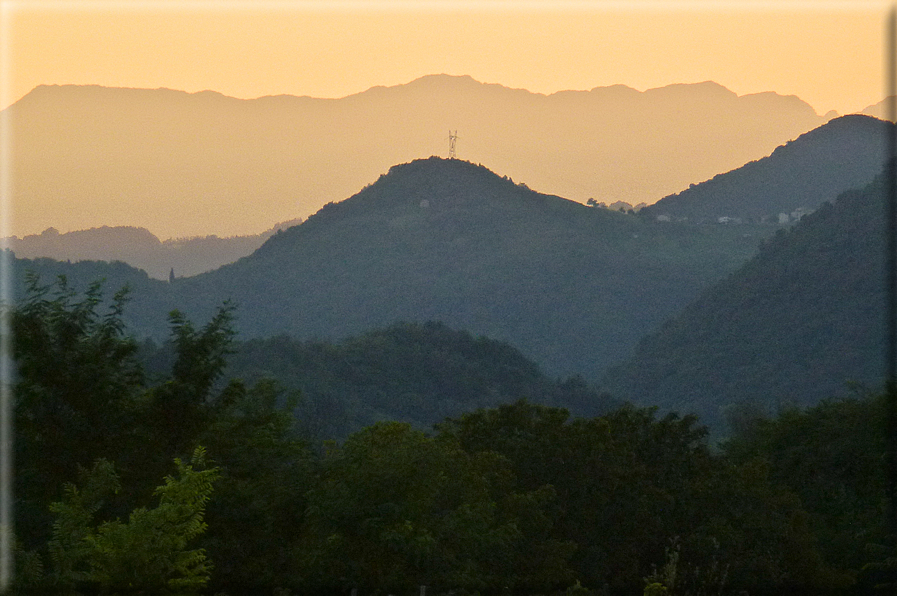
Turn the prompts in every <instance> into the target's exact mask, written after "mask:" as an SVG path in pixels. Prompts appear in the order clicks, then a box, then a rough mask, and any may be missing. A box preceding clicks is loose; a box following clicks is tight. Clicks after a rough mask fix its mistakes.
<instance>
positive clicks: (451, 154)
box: [449, 130, 458, 159]
mask: <svg viewBox="0 0 897 596" xmlns="http://www.w3.org/2000/svg"><path fill="white" fill-rule="evenodd" d="M457 140H458V131H457V130H456V131H455V132H452V131H449V159H455V142H456V141H457Z"/></svg>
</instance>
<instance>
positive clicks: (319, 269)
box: [172, 158, 769, 379]
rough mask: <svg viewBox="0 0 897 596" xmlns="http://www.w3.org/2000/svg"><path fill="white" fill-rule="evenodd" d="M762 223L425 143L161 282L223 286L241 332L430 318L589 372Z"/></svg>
mask: <svg viewBox="0 0 897 596" xmlns="http://www.w3.org/2000/svg"><path fill="white" fill-rule="evenodd" d="M768 230H769V228H768V227H767V228H766V229H765V230H760V229H759V228H758V229H757V230H753V229H747V228H745V229H741V230H737V231H736V230H734V229H732V228H727V227H726V226H708V227H695V226H689V227H686V226H677V225H669V224H662V223H656V222H650V221H643V220H641V219H639V218H636V217H634V216H631V215H625V214H622V213H618V212H611V211H607V210H604V209H593V208H589V207H585V206H583V205H581V204H579V203H576V202H573V201H568V200H565V199H561V198H559V197H553V196H548V195H542V194H539V193H536V192H533V191H531V190H529V189H527V188H526V187H525V186H523V185H518V184H515V183H514V182H512V181H511V180H509V179H502V178H500V177H498V176H497V175H495V174H494V173H492V172H491V171H489V170H487V169H486V168H484V167H482V166H477V165H474V164H471V163H468V162H463V161H460V160H443V159H439V158H430V159H427V160H417V161H414V162H411V163H408V164H404V165H400V166H395V167H393V168H392V169H391V170H390V172H389V174H387V175H384V176H382V177H381V178H380V179H379V180H378V181H377V182H376V183H374V184H372V185H370V186H369V187H367V188H365V189H364V190H362V191H361V192H359V193H358V194H357V195H355V196H353V197H351V198H349V199H347V200H345V201H342V202H340V203H336V204H330V205H327V206H325V207H324V208H323V209H322V210H321V211H320V212H318V213H317V214H315V215H313V216H312V217H310V218H308V219H307V220H306V221H305V222H304V223H302V224H301V225H299V226H296V227H293V228H290V229H289V230H286V231H284V232H281V233H279V234H276V235H274V236H273V237H272V238H271V239H270V240H268V242H266V243H265V244H264V245H263V246H262V247H261V248H260V249H259V250H257V251H256V252H255V253H254V254H253V255H251V256H249V257H247V258H244V259H241V260H239V261H237V262H236V263H234V264H232V265H227V266H225V267H222V268H220V269H218V270H216V271H213V272H209V273H206V274H202V275H199V276H195V277H192V278H188V279H183V280H177V281H176V283H175V284H173V285H172V291H173V292H175V293H176V295H177V296H178V297H179V298H178V301H179V303H180V304H183V305H184V308H187V305H189V309H190V310H188V312H190V311H193V312H198V313H204V314H202V316H208V314H209V313H210V312H211V305H212V303H213V299H218V300H221V299H225V298H232V299H234V300H235V301H236V302H237V303H238V304H239V305H240V311H239V328H240V331H241V333H242V334H243V335H244V337H259V336H267V335H275V334H281V333H286V334H290V335H292V336H294V337H296V338H313V337H320V338H326V339H339V338H343V337H346V336H349V335H354V334H358V333H361V332H363V331H365V330H367V329H371V328H376V327H384V326H388V325H390V324H392V323H394V322H396V321H416V322H424V321H431V320H433V321H442V322H444V323H445V324H447V325H449V326H450V327H453V328H456V329H464V330H467V331H470V332H472V333H474V334H476V335H486V336H488V337H492V338H494V339H497V340H500V341H506V342H508V343H510V344H511V345H513V346H515V347H517V348H518V349H520V350H521V351H522V352H523V353H524V354H525V355H526V356H527V357H529V358H531V359H533V360H535V361H536V362H538V363H539V364H540V365H541V366H543V367H544V368H545V370H546V371H548V372H549V373H550V374H561V375H565V376H566V375H570V374H577V373H578V374H583V375H584V376H586V377H587V378H591V379H595V378H597V377H598V376H599V375H600V374H601V372H602V371H603V369H604V367H606V366H607V365H608V364H611V363H613V362H616V361H619V359H620V358H621V357H622V356H623V355H625V354H626V353H627V351H628V350H630V349H631V348H632V347H633V346H634V345H635V342H636V341H637V340H638V339H639V338H640V337H641V336H642V335H644V334H645V333H647V332H648V331H649V330H650V329H652V328H653V327H654V326H656V325H659V324H660V323H661V322H662V321H663V320H665V319H666V318H668V317H669V316H671V315H672V314H674V313H675V312H677V311H678V310H679V309H681V308H682V307H683V306H684V305H685V304H687V303H688V301H690V300H691V299H692V298H694V296H695V295H696V294H697V292H699V291H700V289H701V288H704V287H706V286H707V285H708V284H710V283H711V282H712V281H715V280H717V279H719V278H721V277H722V276H724V275H725V274H727V273H728V272H730V271H732V270H734V269H735V268H736V267H737V266H738V265H740V264H741V263H743V262H744V261H745V260H747V258H749V257H750V256H751V255H752V254H754V252H755V247H756V244H757V242H758V241H759V238H758V236H756V235H754V236H752V235H751V233H750V232H757V233H759V232H761V231H765V232H768Z"/></svg>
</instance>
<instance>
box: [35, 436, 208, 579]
mask: <svg viewBox="0 0 897 596" xmlns="http://www.w3.org/2000/svg"><path fill="white" fill-rule="evenodd" d="M204 459H205V450H204V449H203V448H201V447H198V448H197V449H196V450H195V451H194V453H193V457H192V459H191V460H190V463H184V462H182V461H181V460H180V459H178V458H176V459H175V460H174V462H175V465H176V467H177V476H167V477H166V478H165V482H164V484H162V485H160V486H158V487H157V488H156V490H155V491H154V494H155V495H156V496H157V497H159V504H158V506H156V507H155V508H152V509H147V508H144V507H140V508H137V509H135V510H134V511H132V512H131V514H130V515H129V517H128V522H127V523H124V522H122V521H120V520H118V519H114V520H109V521H104V522H101V523H99V525H96V526H95V522H94V521H93V518H94V516H95V514H96V513H97V511H99V510H100V509H101V507H102V504H103V499H105V498H106V497H107V496H108V495H109V493H111V492H117V491H118V490H120V488H121V485H120V483H119V479H118V476H117V475H116V474H115V471H114V468H113V466H112V464H111V463H109V462H108V461H106V460H97V462H96V463H95V464H94V467H93V469H92V470H91V471H90V472H89V473H87V474H85V475H84V477H83V481H82V486H83V488H82V490H79V489H78V487H77V486H75V485H74V484H66V486H65V496H64V498H63V500H62V501H57V502H54V503H53V504H52V505H51V506H50V510H51V511H52V512H53V513H54V514H55V515H56V521H55V522H54V524H53V538H52V540H51V541H50V544H49V548H50V554H51V559H52V561H53V565H54V571H53V574H52V579H53V583H54V584H55V585H57V586H59V587H75V586H80V585H87V586H91V585H94V586H97V587H99V588H100V589H102V590H104V591H106V590H114V591H116V592H119V593H122V592H134V591H138V590H139V591H142V592H150V593H159V592H161V591H163V590H165V591H172V592H181V593H183V592H192V591H196V590H199V589H201V588H202V587H204V586H205V584H206V583H207V582H208V580H209V574H210V572H211V563H210V562H209V560H208V559H207V557H206V554H205V551H204V550H202V549H189V548H188V545H189V544H190V542H191V541H193V540H194V539H196V538H197V537H198V536H199V535H200V534H202V533H203V532H204V531H205V530H206V524H205V523H204V521H203V516H204V513H205V506H206V503H207V501H208V500H209V495H210V494H211V493H212V483H213V482H214V480H215V478H216V477H217V475H218V470H217V469H215V468H210V469H202V467H203V465H204Z"/></svg>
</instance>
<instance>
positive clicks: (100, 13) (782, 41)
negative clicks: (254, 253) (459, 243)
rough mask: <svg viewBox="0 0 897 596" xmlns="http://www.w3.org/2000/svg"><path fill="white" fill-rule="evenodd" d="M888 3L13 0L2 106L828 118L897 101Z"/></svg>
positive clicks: (3, 7)
mask: <svg viewBox="0 0 897 596" xmlns="http://www.w3.org/2000/svg"><path fill="white" fill-rule="evenodd" d="M888 8H889V4H888V3H885V2H864V1H862V0H853V1H850V2H819V1H812V2H811V1H798V2H795V1H788V0H781V1H778V2H767V1H762V0H739V1H734V0H733V1H725V0H717V1H696V2H694V1H693V2H671V1H665V0H640V1H638V0H637V1H628V2H611V1H597V0H596V1H581V0H554V1H551V2H538V1H530V0H527V1H518V0H481V1H476V2H475V1H468V0H410V1H406V0H398V1H385V0H364V1H353V2H348V1H319V0H292V1H290V0H274V1H272V0H258V1H252V2H247V1H233V2H230V1H227V0H220V1H217V2H206V1H201V2H197V1H193V0H160V1H152V2H143V1H137V0H133V1H129V0H117V1H90V2H88V1H75V0H71V1H69V0H0V39H2V42H0V44H2V45H0V66H2V68H0V71H2V78H0V108H5V107H6V106H8V105H10V104H11V103H13V102H14V101H16V100H17V99H19V98H20V97H22V96H23V95H25V94H27V93H28V92H29V91H30V90H31V89H33V88H34V87H35V86H37V85H40V84H69V83H73V84H98V85H105V86H117V87H142V88H158V87H168V88H172V89H180V90H185V91H190V92H194V91H201V90H204V89H211V90H215V91H218V92H221V93H223V94H225V95H230V96H234V97H239V98H247V99H248V98H255V97H260V96H264V95H277V94H291V95H309V96H313V97H344V96H346V95H350V94H353V93H358V92H361V91H364V90H366V89H368V88H370V87H372V86H375V85H386V86H391V85H399V84H403V83H407V82H409V81H411V80H414V79H416V78H418V77H420V76H423V75H426V74H436V73H446V74H454V75H465V74H466V75H470V76H472V77H473V78H475V79H477V80H479V81H481V82H486V83H499V84H502V85H505V86H509V87H515V88H524V89H528V90H530V91H533V92H537V93H552V92H555V91H560V90H566V89H582V90H585V89H591V88H594V87H599V86H607V85H614V84H624V85H628V86H630V87H634V88H636V89H639V90H645V89H649V88H654V87H661V86H664V85H668V84H672V83H694V82H701V81H706V80H713V81H716V82H717V83H720V84H722V85H724V86H726V87H728V88H729V89H731V90H732V91H734V92H736V93H737V94H739V95H744V94H748V93H758V92H763V91H775V92H777V93H780V94H783V95H797V96H798V97H800V98H801V99H803V100H804V101H806V102H808V103H809V104H810V105H812V106H813V107H814V109H816V111H817V112H818V113H820V114H824V113H826V112H828V111H829V110H836V111H837V112H838V113H840V114H845V113H850V112H855V111H859V110H862V109H863V108H865V107H866V106H868V105H870V104H873V103H876V102H878V101H880V100H881V99H882V98H883V97H884V95H885V87H884V82H883V78H884V76H883V74H884V46H885V18H886V13H887V10H888Z"/></svg>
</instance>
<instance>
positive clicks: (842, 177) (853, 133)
mask: <svg viewBox="0 0 897 596" xmlns="http://www.w3.org/2000/svg"><path fill="white" fill-rule="evenodd" d="M888 129H889V125H888V124H887V123H886V122H883V121H880V120H877V119H875V118H872V117H869V116H860V115H853V116H843V117H841V118H837V119H835V120H831V121H830V122H828V123H827V124H825V125H823V126H820V127H819V128H817V129H815V130H812V131H810V132H808V133H805V134H803V135H801V136H800V137H798V138H797V139H795V140H794V141H792V142H789V143H786V144H785V145H783V146H781V147H778V148H777V149H776V150H775V151H773V152H772V154H771V155H769V156H767V157H764V158H763V159H759V160H757V161H753V162H750V163H747V164H745V165H743V166H742V167H740V168H738V169H736V170H733V171H730V172H727V173H725V174H719V175H717V176H714V177H713V178H711V179H710V180H707V181H706V182H702V183H701V184H695V185H692V187H690V188H688V189H686V190H683V191H682V192H680V193H678V194H674V195H670V196H667V197H664V198H663V199H661V200H660V201H658V202H657V203H655V204H654V205H650V206H649V207H647V208H645V209H644V210H643V211H642V212H641V215H642V216H643V217H657V216H661V215H666V216H669V217H671V218H688V219H689V221H696V222H701V221H712V222H715V221H717V219H718V218H720V217H737V218H742V219H744V220H750V221H759V220H761V219H763V218H770V219H772V221H775V220H776V217H777V216H778V214H779V213H788V214H790V213H791V212H793V211H795V210H796V209H798V208H800V207H803V208H806V209H810V210H812V209H815V208H816V207H818V206H819V205H820V204H822V203H823V202H824V201H831V200H834V199H835V197H837V196H838V194H840V193H841V192H843V191H845V190H848V189H851V188H858V187H861V186H863V185H865V184H867V183H869V182H870V181H872V179H873V178H875V176H876V175H877V174H878V173H879V172H880V171H881V167H882V165H883V164H884V161H885V157H886V149H887V131H888Z"/></svg>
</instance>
